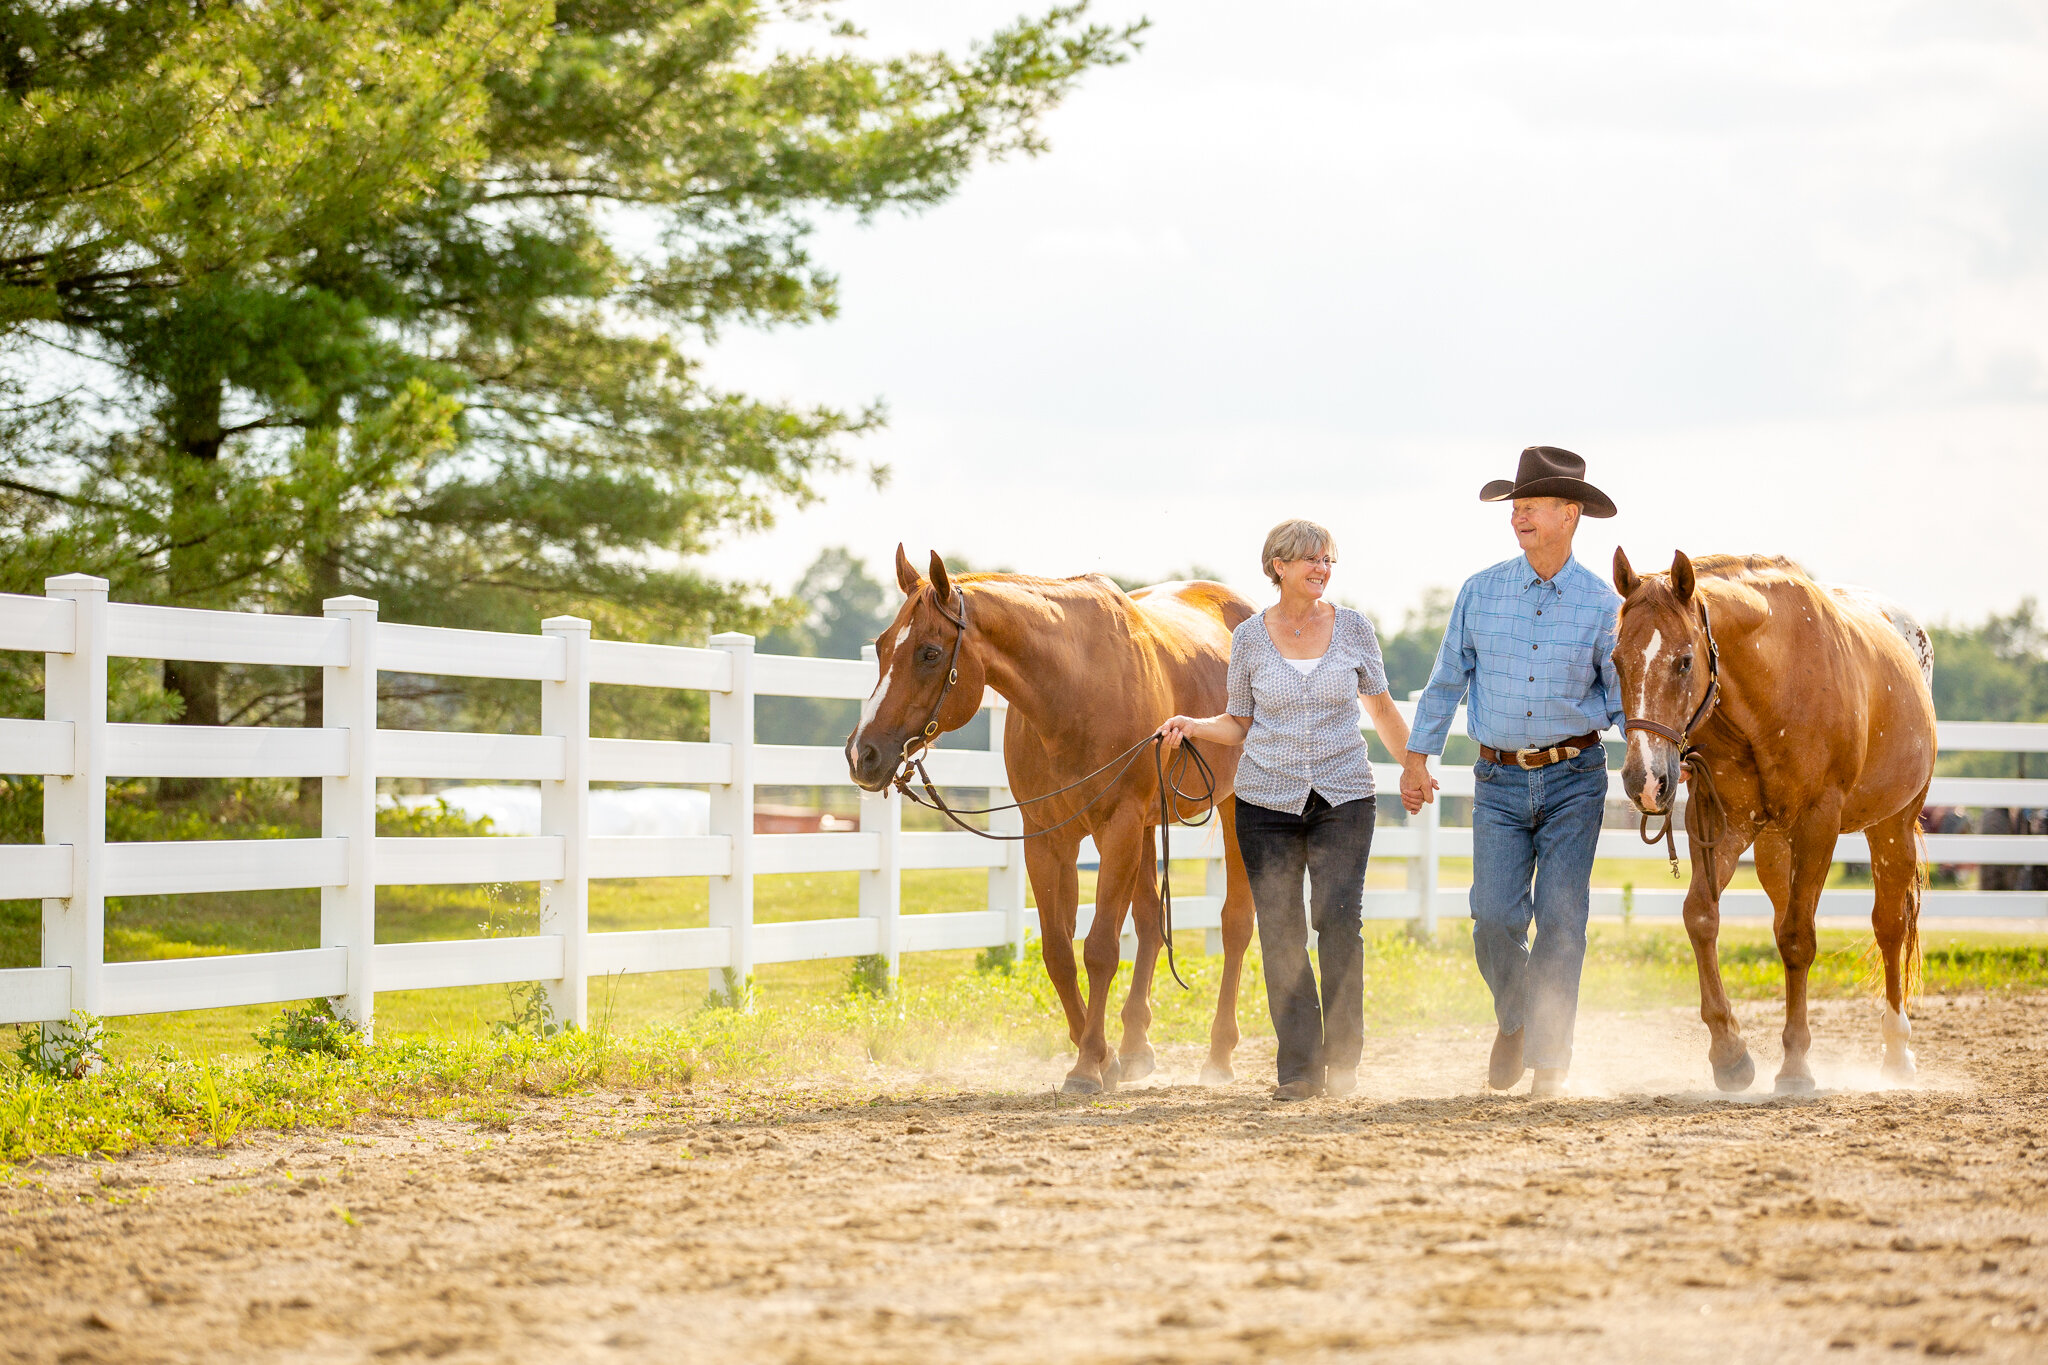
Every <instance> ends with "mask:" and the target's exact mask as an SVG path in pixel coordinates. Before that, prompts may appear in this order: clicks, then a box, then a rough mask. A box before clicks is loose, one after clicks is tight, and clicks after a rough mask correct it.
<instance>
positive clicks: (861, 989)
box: [846, 953, 893, 996]
mask: <svg viewBox="0 0 2048 1365" xmlns="http://www.w3.org/2000/svg"><path fill="white" fill-rule="evenodd" d="M892 984H893V983H892V982H891V981H890V980H889V959H888V958H886V957H883V956H882V955H881V954H880V953H863V954H861V955H860V956H859V957H857V958H855V959H854V960H853V966H852V967H851V968H850V969H849V970H848V971H847V974H846V993H847V994H848V995H871V996H884V995H887V994H888V993H889V990H890V987H891V986H892Z"/></svg>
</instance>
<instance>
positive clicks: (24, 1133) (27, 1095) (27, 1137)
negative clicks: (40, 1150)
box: [0, 1073, 50, 1161]
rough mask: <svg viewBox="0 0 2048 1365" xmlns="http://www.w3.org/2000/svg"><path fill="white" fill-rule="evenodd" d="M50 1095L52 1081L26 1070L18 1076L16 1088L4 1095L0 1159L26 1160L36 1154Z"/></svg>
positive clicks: (0, 1109)
mask: <svg viewBox="0 0 2048 1365" xmlns="http://www.w3.org/2000/svg"><path fill="white" fill-rule="evenodd" d="M49 1098H50V1084H49V1082H48V1081H46V1080H44V1079H43V1078H42V1077H39V1076H34V1075H29V1074H26V1073H23V1074H17V1075H16V1077H15V1078H14V1085H13V1088H12V1089H11V1090H9V1091H8V1092H7V1094H6V1096H5V1098H0V1160H4V1161H25V1160H27V1159H28V1158H29V1157H32V1156H34V1155H35V1154H36V1151H37V1145H38V1144H37V1141H36V1137H37V1129H38V1126H39V1124H40V1121H41V1119H42V1117H43V1105H44V1102H45V1101H47V1100H48V1099H49Z"/></svg>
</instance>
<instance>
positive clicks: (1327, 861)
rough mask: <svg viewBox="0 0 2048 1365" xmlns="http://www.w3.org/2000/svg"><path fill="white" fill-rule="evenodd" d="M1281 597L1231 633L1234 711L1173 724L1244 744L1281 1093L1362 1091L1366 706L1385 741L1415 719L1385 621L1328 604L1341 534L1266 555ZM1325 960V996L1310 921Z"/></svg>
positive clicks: (1319, 531) (1246, 838)
mask: <svg viewBox="0 0 2048 1365" xmlns="http://www.w3.org/2000/svg"><path fill="white" fill-rule="evenodd" d="M1260 557H1261V558H1262V559H1264V561H1265V568H1266V577H1268V578H1270V579H1271V580H1273V584H1274V586H1275V587H1277V588H1279V589H1280V600H1279V601H1278V602H1276V603H1275V604H1274V605H1272V606H1270V607H1268V608H1266V610H1264V611H1262V612H1260V613H1259V614H1258V615H1257V616H1254V617H1252V618H1250V619H1249V620H1247V621H1245V622H1244V624H1242V625H1240V626H1239V627H1238V628H1237V630H1236V632H1235V633H1234V634H1233V635H1232V636H1231V641H1230V692H1229V700H1228V703H1227V704H1228V706H1229V710H1228V711H1227V713H1226V714H1224V715H1220V716H1210V717H1208V718H1207V719H1203V720H1197V719H1195V718H1194V717H1191V716H1175V717H1174V718H1173V719H1172V720H1169V721H1167V722H1166V724H1164V725H1162V726H1161V727H1159V733H1160V735H1161V736H1162V737H1164V739H1165V741H1166V745H1167V747H1168V748H1169V749H1174V748H1178V747H1179V746H1180V743H1181V741H1182V740H1184V739H1187V738H1190V737H1193V738H1195V739H1206V740H1212V741H1214V742H1216V743H1218V744H1242V745H1243V746H1244V756H1243V757H1242V758H1241V759H1239V760H1238V765H1237V797H1236V800H1237V846H1238V850H1239V851H1240V852H1241V853H1243V855H1244V866H1245V872H1246V873H1247V874H1248V875H1249V877H1250V878H1251V884H1252V904H1253V906H1254V907H1255V908H1256V910H1257V913H1258V919H1259V951H1260V952H1261V953H1262V954H1263V955H1264V957H1265V965H1266V1000H1267V1003H1268V1004H1269V1005H1270V1006H1271V1007H1272V1012H1273V1031H1274V1032H1275V1033H1276V1034H1278V1035H1279V1039H1280V1076H1279V1080H1280V1084H1279V1086H1278V1088H1276V1089H1275V1090H1274V1091H1273V1098H1274V1099H1276V1100H1306V1099H1313V1098H1314V1097H1315V1096H1317V1095H1323V1094H1328V1095H1348V1094H1350V1093H1351V1092H1352V1091H1353V1090H1354V1089H1356V1088H1357V1086H1358V1057H1359V1052H1360V1049H1361V1048H1362V1047H1363V1046H1364V1041H1365V1038H1364V1034H1365V975H1364V973H1365V947H1364V940H1363V939H1362V937H1361V935H1360V903H1361V900H1362V898H1363V895H1364V889H1365V863H1366V859H1367V858H1368V857H1369V856H1370V855H1371V853H1372V830H1373V816H1374V809H1375V807H1374V800H1373V781H1372V763H1371V761H1370V759H1369V758H1368V756H1367V754H1366V748H1365V740H1364V739H1363V738H1362V737H1361V736H1360V734H1359V728H1358V703H1359V700H1360V699H1363V700H1364V702H1365V709H1366V710H1367V711H1368V712H1369V713H1370V714H1371V716H1372V722H1373V726H1374V728H1375V729H1376V730H1377V731H1378V732H1379V736H1380V741H1381V742H1382V743H1383V744H1385V745H1386V746H1387V747H1388V748H1389V749H1391V750H1392V751H1393V752H1394V753H1397V754H1398V753H1403V752H1405V751H1406V749H1407V745H1408V723H1407V722H1406V721H1404V720H1402V719H1401V714H1400V712H1398V711H1396V710H1395V709H1394V703H1393V699H1392V698H1391V697H1389V696H1388V695H1387V674H1386V668H1385V666H1384V665H1383V664H1382V663H1381V661H1380V646H1379V640H1378V638H1377V637H1376V636H1375V635H1374V634H1373V628H1372V622H1370V621H1368V620H1366V619H1365V617H1363V616H1362V615H1360V614H1359V613H1357V612H1355V611H1353V610H1351V609H1350V608H1349V607H1339V606H1335V605H1333V604H1331V603H1328V602H1325V601H1324V600H1323V594H1324V592H1325V591H1327V590H1328V588H1329V584H1330V574H1331V572H1332V571H1333V570H1334V569H1335V568H1336V565H1337V546H1336V542H1335V541H1334V540H1333V539H1332V538H1331V536H1330V533H1329V532H1328V531H1326V530H1324V529H1323V528H1322V527H1321V526H1318V525H1316V523H1314V522H1312V521H1302V520H1299V519H1297V520H1293V521H1283V522H1281V523H1280V524H1279V525H1278V526H1275V527H1274V528H1273V529H1272V530H1271V531H1270V532H1268V533H1267V535H1266V544H1265V548H1264V550H1263V552H1262V553H1261V556H1260ZM1304 873H1306V874H1307V876H1308V880H1309V889H1310V902H1311V908H1310V914H1311V915H1312V916H1313V918H1314V920H1315V926H1316V934H1317V936H1318V940H1319V941H1318V943H1317V949H1316V951H1317V956H1318V957H1320V958H1321V960H1322V961H1321V965H1322V977H1323V980H1322V991H1321V998H1320V1000H1318V998H1317V990H1316V979H1315V974H1314V973H1313V972H1312V971H1311V970H1310V967H1309V960H1308V924H1307V920H1308V918H1309V916H1307V915H1304V914H1303V911H1302V903H1301V883H1302V876H1303V874H1304Z"/></svg>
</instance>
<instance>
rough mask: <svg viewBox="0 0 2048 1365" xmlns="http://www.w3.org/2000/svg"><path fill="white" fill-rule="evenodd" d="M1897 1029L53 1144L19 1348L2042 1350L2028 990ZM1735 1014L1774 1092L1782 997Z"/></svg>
mask: <svg viewBox="0 0 2048 1365" xmlns="http://www.w3.org/2000/svg"><path fill="white" fill-rule="evenodd" d="M1918 1015H1919V1020H1918V1038H1917V1040H1916V1041H1917V1044H1918V1047H1919V1050H1920V1057H1921V1062H1922V1065H1923V1075H1924V1083H1923V1084H1922V1085H1921V1086H1919V1087H1917V1088H1915V1089H1913V1090H1903V1091H1885V1090H1879V1089H1876V1088H1874V1081H1875V1077H1874V1073H1873V1071H1872V1069H1871V1068H1872V1066H1873V1065H1874V1062H1875V1059H1876V1056H1877V1033H1876V1020H1875V1017H1874V1015H1873V1013H1872V1010H1871V1008H1870V1006H1868V1005H1867V1004H1848V1003H1840V1004H1829V1005H1826V1006H1823V1007H1822V1008H1821V1009H1820V1010H1819V1011H1818V1017H1817V1020H1816V1026H1815V1033H1816V1035H1817V1050H1816V1070H1817V1073H1818V1074H1819V1076H1820V1079H1821V1082H1822V1085H1823V1086H1824V1087H1828V1088H1827V1089H1824V1090H1823V1092H1822V1093H1821V1094H1819V1095H1817V1096H1813V1097H1807V1098H1799V1099H1776V1098H1773V1097H1771V1096H1770V1095H1769V1093H1768V1091H1767V1090H1766V1091H1763V1093H1760V1094H1758V1095H1755V1096H1752V1097H1749V1098H1747V1099H1745V1100H1741V1101H1730V1100H1727V1099H1724V1098H1721V1097H1719V1096H1718V1095H1715V1094H1714V1093H1712V1092H1711V1090H1710V1089H1708V1088H1706V1085H1705V1082H1706V1078H1707V1071H1706V1063H1705V1060H1704V1042H1705V1040H1704V1031H1703V1030H1702V1029H1701V1027H1700V1025H1699V1024H1698V1022H1697V1020H1695V1019H1694V1018H1692V1017H1691V1016H1690V1015H1689V1014H1686V1013H1683V1012H1679V1011H1672V1012H1668V1013H1658V1014H1653V1015H1635V1016H1614V1015H1599V1016H1589V1017H1587V1018H1586V1019H1584V1020H1583V1021H1582V1024H1581V1044H1580V1059H1581V1062H1580V1068H1579V1071H1580V1083H1581V1085H1582V1087H1583V1089H1584V1091H1585V1093H1583V1094H1580V1095H1576V1096H1574V1097H1571V1098H1568V1099H1565V1100H1562V1101H1551V1102H1541V1103H1538V1102H1533V1101H1531V1100H1529V1099H1527V1098H1526V1097H1522V1096H1508V1097H1497V1096H1485V1095H1481V1094H1480V1093H1478V1089H1477V1084H1478V1081H1479V1078H1480V1075H1481V1073H1482V1071H1483V1068H1484V1065H1485V1046H1486V1042H1487V1039H1486V1038H1485V1037H1484V1036H1482V1035H1480V1034H1478V1033H1476V1032H1472V1031H1467V1030H1444V1031H1441V1032H1435V1033H1428V1034H1421V1035H1413V1036H1408V1037H1404V1038H1399V1039H1383V1040H1375V1041H1374V1042H1373V1043H1372V1044H1371V1045H1370V1046H1369V1049H1368V1058H1367V1061H1368V1065H1367V1069H1366V1076H1367V1078H1368V1085H1367V1088H1366V1090H1365V1092H1364V1093H1362V1094H1360V1095H1358V1096H1355V1097H1353V1098H1351V1099H1348V1100H1344V1101H1320V1102H1314V1103H1310V1104H1304V1105H1295V1106H1286V1107H1281V1106H1276V1105H1274V1104H1272V1103H1270V1102H1269V1101H1268V1100H1267V1099H1266V1098H1265V1092H1266V1086H1265V1085H1264V1084H1263V1083H1260V1082H1263V1081H1264V1080H1265V1077H1266V1075H1267V1073H1268V1071H1269V1068H1270V1060H1269V1055H1270V1054H1269V1053H1262V1052H1261V1051H1260V1050H1259V1049H1258V1048H1257V1047H1255V1046H1248V1047H1247V1049H1246V1050H1245V1054H1244V1055H1243V1065H1242V1066H1241V1067H1240V1076H1241V1077H1242V1079H1240V1080H1239V1082H1238V1083H1237V1084H1236V1085H1234V1086H1232V1087H1229V1088H1227V1089H1223V1090H1202V1089H1198V1088H1196V1087H1194V1086H1192V1085H1188V1084H1184V1083H1178V1082H1182V1081H1184V1080H1185V1079H1186V1078H1187V1077H1188V1075H1189V1074H1190V1072H1191V1069H1192V1067H1193V1065H1194V1063H1195V1061H1196V1060H1197V1059H1196V1058H1195V1057H1194V1056H1193V1055H1192V1053H1189V1054H1186V1055H1182V1054H1178V1053H1176V1054H1174V1055H1173V1056H1171V1057H1169V1058H1168V1059H1167V1061H1168V1066H1167V1067H1166V1068H1165V1071H1164V1072H1163V1073H1162V1074H1161V1075H1159V1076H1157V1077H1155V1078H1153V1080H1152V1081H1151V1082H1148V1083H1147V1084H1145V1085H1143V1086H1140V1087H1133V1088H1130V1089H1126V1090H1124V1091H1122V1092H1119V1093H1118V1094H1116V1095H1115V1096H1113V1097H1110V1098H1109V1099H1107V1100H1105V1101H1103V1102H1101V1103H1097V1104H1079V1105H1077V1104H1074V1103H1071V1102H1064V1103H1056V1102H1055V1098H1054V1096H1053V1095H1052V1094H1051V1086H1052V1084H1053V1083H1054V1082H1055V1081H1057V1079H1058V1075H1059V1071H1060V1067H1059V1066H1058V1065H1043V1066H1040V1065H1035V1064H1034V1065H1032V1066H1029V1067H1026V1068H1023V1069H1022V1070H1018V1069H1014V1068H1013V1069H1011V1070H1008V1071H1003V1072H998V1071H996V1070H995V1069H994V1068H992V1067H990V1066H987V1065H983V1066H981V1067H980V1068H979V1069H977V1068H976V1067H964V1068H963V1069H962V1070H961V1071H960V1072H959V1073H958V1074H956V1075H953V1076H950V1077H947V1078H944V1079H943V1080H942V1081H933V1080H930V1079H926V1080H923V1081H913V1080H909V1079H903V1080H900V1081H898V1080H890V1079H887V1078H884V1079H882V1080H880V1081H877V1082H874V1083H863V1084H858V1085H855V1084H847V1083H835V1084H833V1085H832V1086H829V1087H812V1088H803V1087H779V1088H752V1089H730V1090H728V1089H723V1088H715V1087H699V1088H698V1089H696V1090H695V1091H692V1092H689V1093H687V1094H679V1095H673V1096H666V1095H656V1096H627V1095H619V1096H600V1097H596V1098H593V1099H586V1100H578V1101H575V1102H569V1103H550V1104H535V1105H533V1106H532V1107H530V1108H529V1109H528V1110H527V1111H526V1112H524V1113H523V1114H522V1115H521V1116H520V1117H519V1118H518V1119H517V1120H516V1121H515V1122H514V1123H513V1125H512V1128H511V1131H510V1132H479V1131H477V1129H476V1127H475V1126H474V1125H472V1124H453V1123H423V1124H418V1125H412V1126H399V1125H390V1126H387V1127H385V1128H383V1129H382V1130H381V1131H370V1132H359V1133H356V1134H351V1135H341V1134H336V1135H331V1136H320V1137H314V1138H305V1137H284V1138H279V1137H258V1138H256V1139H254V1140H253V1141H250V1142H248V1143H245V1144H243V1145H240V1146H237V1147H235V1148H232V1149H230V1150H228V1151H227V1152H225V1153H223V1154H220V1155H218V1156H216V1155H214V1154H212V1153H211V1152H187V1151H158V1152H148V1153H141V1154H137V1155H135V1156H132V1157H129V1158H126V1159H122V1160H118V1161H114V1162H111V1163H108V1162H105V1161H90V1162H87V1161H74V1160H68V1159H67V1160H59V1161H50V1160H45V1161H43V1162H40V1163H38V1164H37V1165H36V1166H35V1167H32V1168H28V1169H26V1170H24V1171H21V1172H18V1174H19V1175H23V1176H26V1177H28V1178H29V1179H30V1180H31V1181H32V1182H33V1183H32V1184H27V1185H20V1186H17V1187H16V1188H14V1189H12V1190H10V1191H7V1192H6V1193H5V1195H4V1204H5V1208H6V1210H7V1212H6V1214H5V1216H4V1217H0V1251H4V1254H5V1255H6V1257H7V1262H8V1273H7V1274H6V1276H5V1277H4V1280H0V1284H4V1289H0V1355H4V1356H5V1357H6V1358H10V1359H15V1360H24V1361H122V1362H139V1361H242V1360H264V1361H406V1360H413V1359H433V1360H442V1361H450V1362H467V1361H501V1360H502V1361H550V1362H552V1361H622V1362H623V1361H673V1360H697V1361H755V1360H762V1361H778V1362H820V1363H822V1362H865V1361H918V1362H921V1363H923V1365H933V1363H935V1362H947V1361H954V1360H990V1361H1019V1362H1024V1361H1029V1362H1043V1361H1047V1360H1058V1361H1062V1362H1071V1361H1180V1360H1187V1361H1207V1360H1219V1361H1221V1360H1250V1359H1259V1358H1285V1359H1304V1360H1344V1359H1357V1358H1375V1357H1388V1358H1392V1357H1399V1358H1400V1359H1402V1360H1419V1361H1435V1360H1445V1361H1449V1360H1488V1359H1492V1360H1523V1359H1544V1360H1556V1359H1560V1358H1570V1359H1572V1360H1574V1361H1595V1360H1631V1361H1633V1360H1672V1361H1712V1362H1715V1365H1727V1362H1731V1361H1744V1362H1749V1361H1765V1360H1814V1359H1822V1358H1825V1359H1830V1360H1845V1361H1848V1360H1858V1359H1872V1358H1883V1359H1888V1360H1896V1359H1901V1358H1903V1357H1904V1356H1905V1355H1906V1354H1908V1353H1914V1354H1923V1355H1937V1356H1943V1355H1967V1356H1972V1357H1976V1358H1980V1359H1984V1360H2020V1359H2031V1360H2040V1359H2044V1358H2048V1109H2044V1101H2048V1045H2044V1040H2043V1031H2042V1023H2043V1021H2044V1019H2048V998H2041V997H2036V998H2031V999H2012V998H1995V999H1984V998H1960V999H1950V1000H1942V999H1931V1000H1927V1001H1923V1002H1922V1003H1921V1005H1920V1008H1919V1011H1918ZM1744 1025H1745V1029H1746V1031H1747V1033H1748V1035H1749V1037H1750V1039H1751V1041H1752V1045H1753V1046H1754V1047H1755V1050H1756V1052H1757V1056H1758V1062H1759V1067H1760V1073H1761V1075H1760V1085H1762V1086H1767V1085H1768V1080H1769V1075H1770V1072H1771V1069H1772V1068H1774V1066H1775V1061H1776V1058H1775V1056H1774V1053H1775V1047H1776V1042H1775V1030H1776V1026H1777V1018H1776V1011H1775V1010H1773V1009H1771V1008H1769V1007H1750V1008H1749V1009H1747V1010H1746V1012H1745V1017H1744ZM1269 1046H1270V1045H1269ZM1254 1077H1256V1078H1257V1081H1256V1082H1255V1081H1254V1079H1253V1078H1254Z"/></svg>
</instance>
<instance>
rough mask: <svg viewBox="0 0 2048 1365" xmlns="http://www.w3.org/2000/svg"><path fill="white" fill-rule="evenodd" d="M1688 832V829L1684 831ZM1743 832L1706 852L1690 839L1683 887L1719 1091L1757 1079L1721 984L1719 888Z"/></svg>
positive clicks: (1737, 855) (1737, 858)
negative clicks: (1689, 879)
mask: <svg viewBox="0 0 2048 1365" xmlns="http://www.w3.org/2000/svg"><path fill="white" fill-rule="evenodd" d="M1688 833H1690V830H1688ZM1747 842H1748V841H1747V837H1746V835H1744V836H1740V837H1738V832H1737V831H1735V830H1732V829H1731V830H1730V831H1729V832H1728V833H1727V834H1726V835H1724V836H1723V837H1722V839H1721V842H1720V844H1719V845H1718V846H1717V847H1716V848H1715V850H1714V851H1713V852H1712V853H1711V854H1710V853H1708V852H1707V850H1706V848H1705V846H1703V845H1702V844H1700V843H1699V842H1698V840H1696V839H1695V840H1693V841H1692V849H1691V855H1692V884H1691V885H1690V886H1688V887H1687V888H1686V892H1685V932H1686V936H1687V937H1688V938H1690V939H1691V940H1692V958H1693V964H1694V966H1696V967H1697V968H1698V969H1699V977H1700V1018H1701V1020H1703V1021H1704V1022H1705V1023H1706V1026H1707V1032H1708V1033H1709V1034H1711V1035H1712V1041H1710V1042H1709V1043H1708V1044H1707V1060H1708V1061H1710V1062H1712V1063H1713V1064H1714V1084H1715V1085H1717V1086H1719V1087H1720V1088H1721V1089H1723V1090H1747V1089H1749V1084H1750V1082H1751V1081H1753V1080H1755V1079H1756V1063H1755V1062H1753V1061H1751V1060H1750V1056H1749V1047H1748V1045H1747V1044H1745V1043H1744V1042H1743V1041H1742V1030H1741V1029H1739V1028H1737V1027H1736V1024H1735V1009H1734V1007H1733V1006H1732V1005H1730V1004H1729V1003H1728V992H1727V989H1726V988H1725V987H1724V986H1723V985H1722V984H1721V947H1720V940H1721V892H1722V891H1723V890H1724V889H1725V888H1726V887H1727V885H1728V881H1729V879H1730V878H1731V877H1733V876H1734V875H1735V869H1736V867H1737V865H1738V864H1739V863H1740V862H1741V859H1742V850H1743V847H1744V846H1745V844H1746V843H1747Z"/></svg>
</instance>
